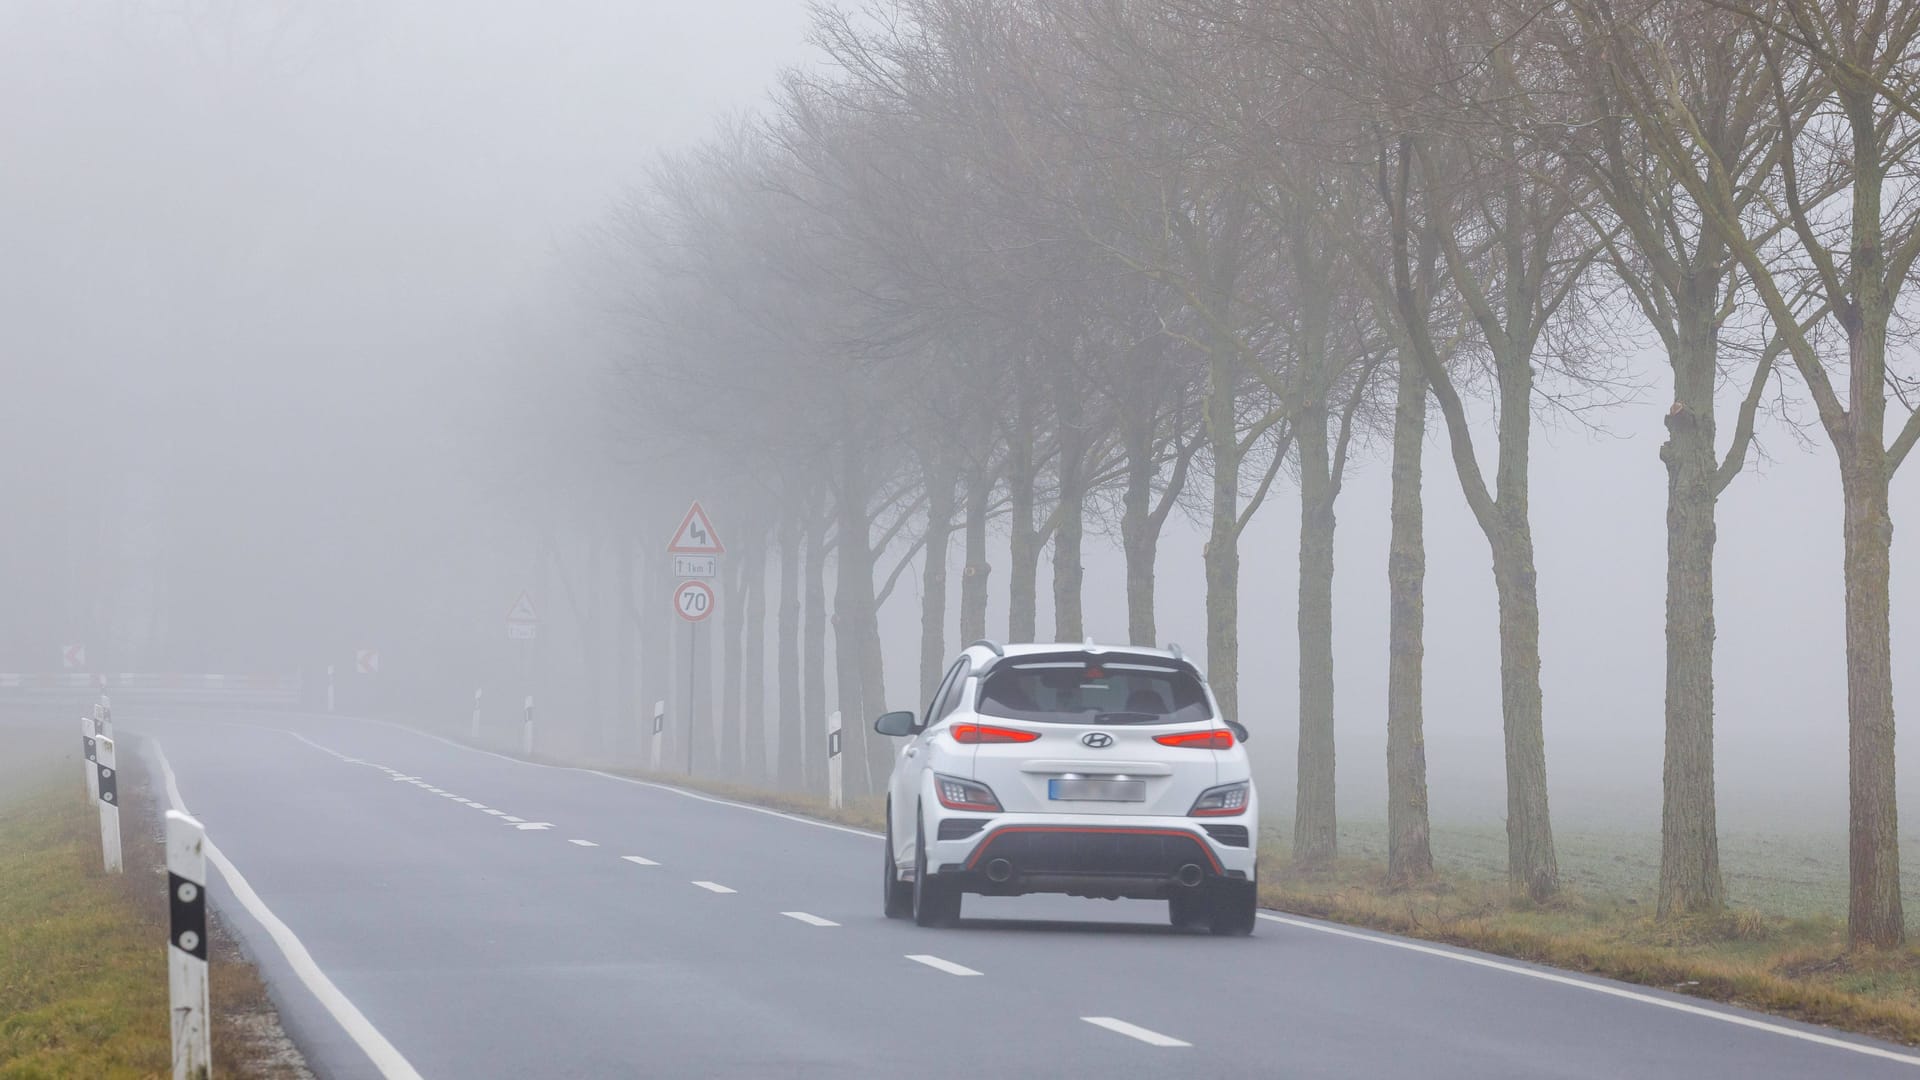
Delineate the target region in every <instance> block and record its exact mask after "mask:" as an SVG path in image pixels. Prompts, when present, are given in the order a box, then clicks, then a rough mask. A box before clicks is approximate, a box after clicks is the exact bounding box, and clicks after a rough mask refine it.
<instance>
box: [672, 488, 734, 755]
mask: <svg viewBox="0 0 1920 1080" xmlns="http://www.w3.org/2000/svg"><path fill="white" fill-rule="evenodd" d="M726 553H727V546H726V545H725V544H723V543H721V542H720V533H719V530H717V529H715V528H714V527H713V520H712V519H711V518H709V517H707V511H706V509H705V508H704V507H702V506H701V505H700V501H699V500H698V499H696V500H694V502H693V505H692V506H689V507H687V512H686V515H685V516H684V517H682V518H681V519H680V527H679V528H677V529H675V530H673V539H672V540H669V541H667V554H669V555H672V556H673V574H674V576H675V577H677V578H681V579H683V580H682V581H681V582H680V584H679V586H678V587H677V588H675V589H674V591H673V610H674V614H676V615H678V616H680V618H681V619H682V620H684V621H685V622H686V624H687V775H688V776H692V775H693V743H694V731H693V726H694V717H695V716H696V715H698V705H699V701H700V686H699V678H700V667H699V665H698V664H697V663H696V662H695V658H696V657H697V656H698V655H699V652H700V624H701V623H703V622H705V621H706V620H707V619H708V618H710V617H711V616H712V615H713V612H714V609H715V608H717V607H718V606H719V603H718V600H717V598H716V597H715V596H714V593H713V586H711V585H708V584H707V583H706V580H704V579H707V578H713V577H718V576H719V573H720V556H722V555H725V554H726ZM657 718H658V711H656V719H657ZM658 732H659V728H658V726H656V728H655V735H654V738H655V739H656V740H657V739H658V738H659V733H658ZM656 756H657V750H656Z"/></svg>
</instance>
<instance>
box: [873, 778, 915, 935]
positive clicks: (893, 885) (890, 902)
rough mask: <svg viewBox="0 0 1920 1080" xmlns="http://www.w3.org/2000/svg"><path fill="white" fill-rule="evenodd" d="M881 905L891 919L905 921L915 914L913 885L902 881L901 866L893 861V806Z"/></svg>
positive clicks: (889, 813) (889, 808)
mask: <svg viewBox="0 0 1920 1080" xmlns="http://www.w3.org/2000/svg"><path fill="white" fill-rule="evenodd" d="M881 870H882V877H881V878H880V897H881V899H880V905H881V908H882V910H884V911H885V912H886V913H887V918H889V919H904V918H906V917H907V916H909V915H911V914H913V885H912V883H910V882H905V881H901V880H900V866H899V864H898V863H896V862H894V859H893V806H892V804H888V806H887V857H886V860H885V862H884V863H883V864H882V867H881Z"/></svg>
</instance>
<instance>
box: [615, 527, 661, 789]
mask: <svg viewBox="0 0 1920 1080" xmlns="http://www.w3.org/2000/svg"><path fill="white" fill-rule="evenodd" d="M634 554H635V553H634V550H633V545H632V544H631V543H629V542H628V537H627V535H626V530H625V529H624V528H622V527H621V526H620V524H619V523H617V522H616V523H615V524H614V526H613V560H614V579H615V584H614V588H615V589H616V591H617V595H618V596H619V598H620V599H619V601H618V603H616V604H615V605H614V610H613V628H614V629H613V697H614V706H613V716H614V724H615V727H614V736H615V737H614V741H613V742H612V744H611V745H610V746H609V747H608V753H609V755H610V756H619V757H629V756H630V755H632V754H636V753H639V752H640V751H642V750H643V749H644V748H645V745H646V744H645V742H644V741H643V740H641V739H640V738H639V737H638V734H637V733H638V732H639V731H641V730H642V728H643V726H644V725H642V724H641V722H640V718H641V717H642V716H645V715H650V714H649V713H648V712H647V711H646V710H644V709H642V708H641V706H640V702H639V701H638V700H637V697H638V689H637V687H636V686H635V682H636V680H637V678H638V674H639V673H638V672H637V671H636V670H635V667H636V660H637V658H638V653H637V652H636V651H635V649H634V630H635V627H634V625H633V618H632V616H631V615H630V614H629V610H630V609H631V607H632V606H633V585H634V573H633V558H634ZM646 730H649V731H650V730H652V728H651V727H646Z"/></svg>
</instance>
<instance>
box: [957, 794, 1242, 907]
mask: <svg viewBox="0 0 1920 1080" xmlns="http://www.w3.org/2000/svg"><path fill="white" fill-rule="evenodd" d="M966 817H969V818H972V819H973V820H974V821H977V822H978V823H979V824H978V825H977V826H973V827H972V829H971V831H970V833H969V834H968V835H965V836H960V837H955V836H954V835H953V834H955V833H957V832H959V831H961V830H960V828H956V827H955V826H963V827H964V824H970V823H963V822H962V821H961V820H958V819H959V816H958V815H956V816H955V817H954V818H949V819H947V820H948V823H947V824H946V827H945V828H942V829H939V830H938V831H937V832H936V836H945V837H947V838H946V839H933V838H929V840H928V843H927V863H928V865H929V866H932V867H934V868H936V872H937V873H939V874H941V875H942V876H946V875H949V874H951V875H954V877H955V878H957V879H958V883H959V884H960V886H961V888H963V889H965V890H966V891H968V892H977V893H984V894H987V895H1001V896H1014V895H1020V894H1022V893H1031V892H1059V893H1068V894H1071V895H1075V896H1098V897H1134V898H1155V897H1164V896H1169V895H1173V894H1174V893H1177V892H1179V891H1181V890H1183V889H1190V888H1194V887H1197V886H1200V885H1203V884H1205V883H1207V882H1209V881H1215V880H1221V879H1240V880H1251V879H1252V877H1253V868H1254V857H1255V852H1254V849H1253V847H1252V845H1251V842H1250V841H1251V839H1252V837H1251V833H1252V829H1251V828H1250V826H1249V823H1248V822H1247V821H1245V820H1243V819H1226V820H1217V821H1207V820H1204V819H1196V818H1127V819H1125V820H1123V821H1116V820H1115V819H1114V818H1113V817H1110V816H1108V817H1080V816H1067V815H1058V814H1003V815H997V816H994V817H991V818H987V817H982V816H980V815H966ZM1207 825H1213V826H1215V830H1214V833H1218V834H1219V835H1221V836H1224V837H1225V838H1226V840H1227V841H1228V842H1222V840H1221V839H1218V838H1216V835H1214V834H1213V833H1210V832H1209V830H1208V829H1207V828H1206V826H1207ZM1220 826H1227V828H1225V829H1221V828H1220ZM1234 826H1238V827H1239V829H1238V830H1237V832H1236V830H1235V829H1234V828H1233V827H1234ZM1240 836H1244V837H1245V839H1246V841H1247V842H1245V843H1241V844H1236V843H1233V842H1231V841H1233V840H1235V839H1238V838H1239V837H1240Z"/></svg>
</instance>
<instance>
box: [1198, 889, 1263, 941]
mask: <svg viewBox="0 0 1920 1080" xmlns="http://www.w3.org/2000/svg"><path fill="white" fill-rule="evenodd" d="M1211 892H1212V894H1213V895H1212V896H1211V897H1210V899H1211V901H1212V903H1210V904H1209V905H1208V907H1209V908H1210V909H1211V910H1209V911H1208V912H1207V929H1209V930H1211V931H1213V935H1214V936H1215V937H1246V936H1247V935H1248V934H1251V933H1253V923H1254V920H1255V919H1256V918H1257V915H1256V914H1255V913H1256V912H1258V911H1259V910H1260V893H1259V890H1258V889H1256V888H1254V884H1253V882H1251V881H1216V882H1214V885H1213V888H1212V890H1211Z"/></svg>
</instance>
